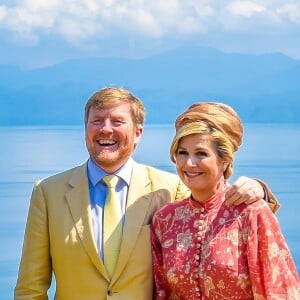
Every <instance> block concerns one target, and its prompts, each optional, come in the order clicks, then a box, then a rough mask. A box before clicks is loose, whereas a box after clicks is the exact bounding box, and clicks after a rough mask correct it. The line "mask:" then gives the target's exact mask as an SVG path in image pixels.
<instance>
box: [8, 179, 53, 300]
mask: <svg viewBox="0 0 300 300" xmlns="http://www.w3.org/2000/svg"><path fill="white" fill-rule="evenodd" d="M47 220H48V218H47V207H46V203H45V199H44V197H43V193H42V189H41V185H40V184H39V183H38V182H37V183H36V185H35V187H34V189H33V192H32V196H31V200H30V206H29V212H28V216H27V222H26V228H25V234H24V242H23V249H22V257H21V262H20V266H19V273H18V278H17V283H16V287H15V290H14V300H21V299H22V300H26V299H28V300H29V299H30V300H37V299H39V300H45V299H48V296H47V291H48V289H49V287H50V285H51V278H52V266H51V256H50V248H49V230H48V221H47Z"/></svg>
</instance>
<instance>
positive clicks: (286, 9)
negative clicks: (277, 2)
mask: <svg viewBox="0 0 300 300" xmlns="http://www.w3.org/2000/svg"><path fill="white" fill-rule="evenodd" d="M277 12H278V14H279V15H280V16H283V17H286V18H287V19H288V20H290V22H292V23H300V4H298V3H297V4H296V3H289V4H285V5H283V6H282V7H280V8H278V10H277Z"/></svg>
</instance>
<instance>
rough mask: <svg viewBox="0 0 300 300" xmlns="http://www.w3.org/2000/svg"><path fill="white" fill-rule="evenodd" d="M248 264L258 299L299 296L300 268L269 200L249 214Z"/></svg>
mask: <svg viewBox="0 0 300 300" xmlns="http://www.w3.org/2000/svg"><path fill="white" fill-rule="evenodd" d="M248 222H249V229H250V230H249V237H248V250H247V256H248V265H249V271H250V279H251V284H252V290H253V293H254V298H255V299H287V298H286V297H288V299H300V280H299V276H298V274H297V269H296V266H295V263H294V260H293V258H292V255H291V253H290V250H289V248H288V246H287V243H286V240H285V238H284V236H283V235H282V233H281V229H280V225H279V222H278V220H277V218H276V216H275V215H274V214H273V213H272V212H271V211H270V210H269V209H268V207H267V205H266V203H264V202H263V203H262V204H260V205H257V206H256V209H255V210H253V211H252V212H251V214H250V215H249V221H248Z"/></svg>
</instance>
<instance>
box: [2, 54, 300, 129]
mask: <svg viewBox="0 0 300 300" xmlns="http://www.w3.org/2000/svg"><path fill="white" fill-rule="evenodd" d="M104 86H117V87H119V86H123V87H125V88H128V89H129V90H130V91H132V92H133V93H134V94H135V95H137V96H138V97H139V98H141V99H142V100H143V102H144V103H145V106H146V109H147V122H148V123H171V122H173V121H174V119H175V117H176V116H177V115H178V114H179V113H180V112H181V111H182V110H183V109H185V108H186V107H187V106H189V105H190V104H191V103H193V102H195V101H201V100H211V101H222V102H226V103H229V104H230V105H232V106H233V107H234V108H235V109H236V110H237V111H238V112H239V114H240V116H241V117H242V119H243V121H244V122H300V118H299V116H298V112H299V110H300V101H299V100H300V61H298V60H294V59H291V58H289V57H287V56H284V55H282V54H278V53H273V54H268V55H267V54H266V55H242V54H225V53H222V52H220V51H218V50H215V49H211V48H181V49H177V50H176V51H171V52H167V53H163V54H160V55H156V56H153V57H149V58H146V59H135V60H134V59H118V58H116V59H111V58H108V59H102V58H95V59H84V60H71V61H66V62H64V63H61V64H57V65H54V66H51V67H47V68H41V69H34V70H21V69H19V68H16V67H13V66H8V65H0V125H38V124H39V125H52V124H53V125H67V124H81V123H82V120H83V107H84V104H85V102H86V100H87V98H88V97H89V96H90V95H91V94H92V93H93V92H94V91H96V90H97V89H99V88H102V87H104Z"/></svg>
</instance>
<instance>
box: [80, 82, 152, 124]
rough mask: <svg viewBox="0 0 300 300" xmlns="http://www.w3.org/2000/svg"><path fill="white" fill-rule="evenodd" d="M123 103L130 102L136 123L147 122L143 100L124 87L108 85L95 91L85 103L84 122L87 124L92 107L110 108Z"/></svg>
mask: <svg viewBox="0 0 300 300" xmlns="http://www.w3.org/2000/svg"><path fill="white" fill-rule="evenodd" d="M122 103H129V104H130V106H131V114H132V119H133V122H134V123H135V125H136V126H137V125H142V126H143V124H144V122H145V115H146V111H145V107H144V105H143V103H142V101H141V100H139V99H138V98H137V97H136V96H134V95H133V94H131V93H130V92H129V91H127V90H125V89H123V88H113V87H107V88H103V89H101V90H99V91H97V92H96V93H94V94H93V95H92V96H91V97H90V98H89V100H88V101H87V103H86V105H85V114H84V124H85V126H86V125H87V120H88V117H89V112H90V109H91V107H95V108H97V109H101V108H110V107H113V106H116V105H118V104H122Z"/></svg>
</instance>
